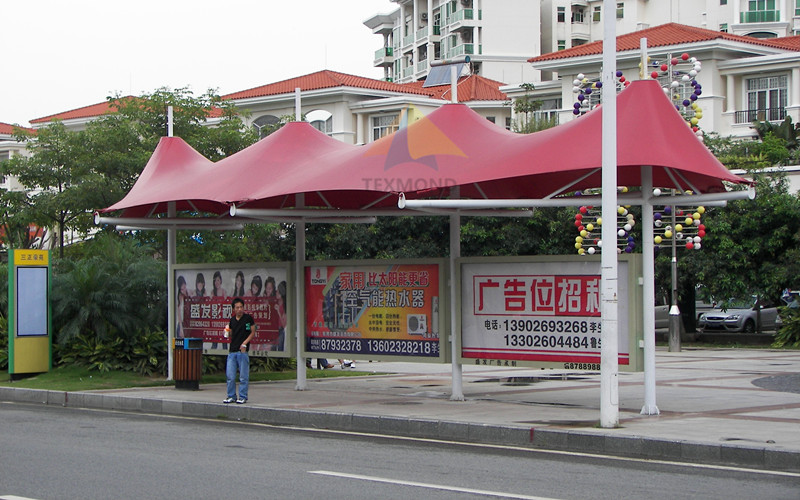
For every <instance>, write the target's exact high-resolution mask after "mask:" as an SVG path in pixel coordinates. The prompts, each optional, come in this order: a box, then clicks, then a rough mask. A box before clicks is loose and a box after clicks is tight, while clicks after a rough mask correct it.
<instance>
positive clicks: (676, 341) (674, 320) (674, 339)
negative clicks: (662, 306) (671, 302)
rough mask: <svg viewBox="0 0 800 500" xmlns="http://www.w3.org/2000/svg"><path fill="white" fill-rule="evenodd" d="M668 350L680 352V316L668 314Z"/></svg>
mask: <svg viewBox="0 0 800 500" xmlns="http://www.w3.org/2000/svg"><path fill="white" fill-rule="evenodd" d="M669 352H681V316H680V313H678V314H672V311H670V315H669Z"/></svg>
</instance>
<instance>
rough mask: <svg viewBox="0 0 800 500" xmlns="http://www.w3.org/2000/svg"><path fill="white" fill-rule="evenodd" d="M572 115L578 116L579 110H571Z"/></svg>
mask: <svg viewBox="0 0 800 500" xmlns="http://www.w3.org/2000/svg"><path fill="white" fill-rule="evenodd" d="M572 114H573V115H579V114H581V110H580V109H577V108H576V109H573V110H572Z"/></svg>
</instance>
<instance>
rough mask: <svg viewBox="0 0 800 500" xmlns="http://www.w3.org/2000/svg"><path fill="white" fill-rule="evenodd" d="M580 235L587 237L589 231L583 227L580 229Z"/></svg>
mask: <svg viewBox="0 0 800 500" xmlns="http://www.w3.org/2000/svg"><path fill="white" fill-rule="evenodd" d="M581 236H582V237H584V238H586V237H588V236H589V231H587V230H585V229H584V230H583V231H581Z"/></svg>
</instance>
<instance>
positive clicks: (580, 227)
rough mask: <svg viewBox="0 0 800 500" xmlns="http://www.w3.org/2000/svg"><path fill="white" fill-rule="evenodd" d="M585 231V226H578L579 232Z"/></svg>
mask: <svg viewBox="0 0 800 500" xmlns="http://www.w3.org/2000/svg"><path fill="white" fill-rule="evenodd" d="M584 229H586V228H585V227H583V225H582V224H581V225H580V226H578V232H581V231H583V230H584Z"/></svg>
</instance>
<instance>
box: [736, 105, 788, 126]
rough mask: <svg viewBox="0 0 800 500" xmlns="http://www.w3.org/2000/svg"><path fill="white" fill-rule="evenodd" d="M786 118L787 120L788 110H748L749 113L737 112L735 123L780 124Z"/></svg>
mask: <svg viewBox="0 0 800 500" xmlns="http://www.w3.org/2000/svg"><path fill="white" fill-rule="evenodd" d="M784 118H786V108H767V109H748V110H747V111H736V113H735V115H734V118H733V123H753V122H754V121H760V122H763V121H770V122H778V121H781V120H783V119H784Z"/></svg>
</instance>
